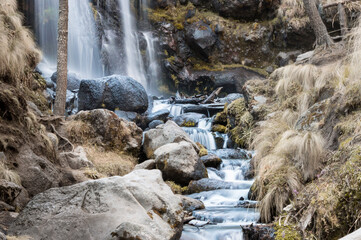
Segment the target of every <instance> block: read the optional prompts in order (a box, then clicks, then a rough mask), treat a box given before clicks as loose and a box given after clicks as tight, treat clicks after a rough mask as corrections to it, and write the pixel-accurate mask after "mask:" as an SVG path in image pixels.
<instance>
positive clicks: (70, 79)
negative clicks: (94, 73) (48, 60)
mask: <svg viewBox="0 0 361 240" xmlns="http://www.w3.org/2000/svg"><path fill="white" fill-rule="evenodd" d="M51 80H52V81H53V82H54V83H57V80H58V73H57V72H54V73H53V75H52V76H51ZM80 82H81V80H80V79H79V78H78V76H77V75H76V74H74V73H68V76H67V82H66V83H67V87H66V89H68V90H70V91H74V90H77V89H79V87H80Z"/></svg>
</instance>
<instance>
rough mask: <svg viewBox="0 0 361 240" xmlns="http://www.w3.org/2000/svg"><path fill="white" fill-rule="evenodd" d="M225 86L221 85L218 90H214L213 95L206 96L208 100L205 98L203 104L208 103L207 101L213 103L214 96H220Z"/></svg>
mask: <svg viewBox="0 0 361 240" xmlns="http://www.w3.org/2000/svg"><path fill="white" fill-rule="evenodd" d="M222 89H223V87H219V88H217V89H216V90H214V91H213V92H212V93H211V95H209V97H207V98H206V100H204V101H203V102H202V104H206V103H211V102H213V100H214V98H215V97H217V96H218V94H219V93H220V92H221V91H222Z"/></svg>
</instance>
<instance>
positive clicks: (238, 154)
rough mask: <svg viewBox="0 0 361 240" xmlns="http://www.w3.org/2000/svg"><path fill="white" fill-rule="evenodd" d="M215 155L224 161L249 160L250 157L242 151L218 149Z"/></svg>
mask: <svg viewBox="0 0 361 240" xmlns="http://www.w3.org/2000/svg"><path fill="white" fill-rule="evenodd" d="M215 154H216V155H217V156H218V157H220V158H222V159H223V158H224V159H248V158H249V156H248V154H247V152H246V151H245V150H242V149H218V150H217V151H216V152H215Z"/></svg>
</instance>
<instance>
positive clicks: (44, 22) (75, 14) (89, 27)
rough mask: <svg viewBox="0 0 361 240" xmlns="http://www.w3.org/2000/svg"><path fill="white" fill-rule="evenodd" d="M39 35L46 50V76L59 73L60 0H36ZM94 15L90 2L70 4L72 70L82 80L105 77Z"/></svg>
mask: <svg viewBox="0 0 361 240" xmlns="http://www.w3.org/2000/svg"><path fill="white" fill-rule="evenodd" d="M34 3H35V7H34V9H35V26H34V28H35V35H36V38H37V40H38V44H39V46H40V48H41V50H42V51H43V55H44V58H43V61H42V63H41V64H40V65H39V68H40V70H41V71H43V74H44V75H49V74H51V73H52V72H54V71H56V56H57V53H56V51H57V28H58V9H59V0H36V1H34ZM98 45H99V44H98V38H97V33H96V27H95V21H94V14H93V11H92V9H91V7H90V3H89V1H87V0H81V1H79V0H78V1H69V42H68V69H69V71H70V72H74V73H76V74H77V75H79V77H82V78H96V77H101V76H103V66H102V62H101V58H100V49H99V46H98Z"/></svg>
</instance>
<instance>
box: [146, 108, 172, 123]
mask: <svg viewBox="0 0 361 240" xmlns="http://www.w3.org/2000/svg"><path fill="white" fill-rule="evenodd" d="M169 113H170V112H169V110H168V109H162V110H159V111H156V112H154V113H151V114H149V115H148V116H147V117H146V120H147V122H148V123H150V122H152V121H154V120H161V121H167V118H168V116H169Z"/></svg>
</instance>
